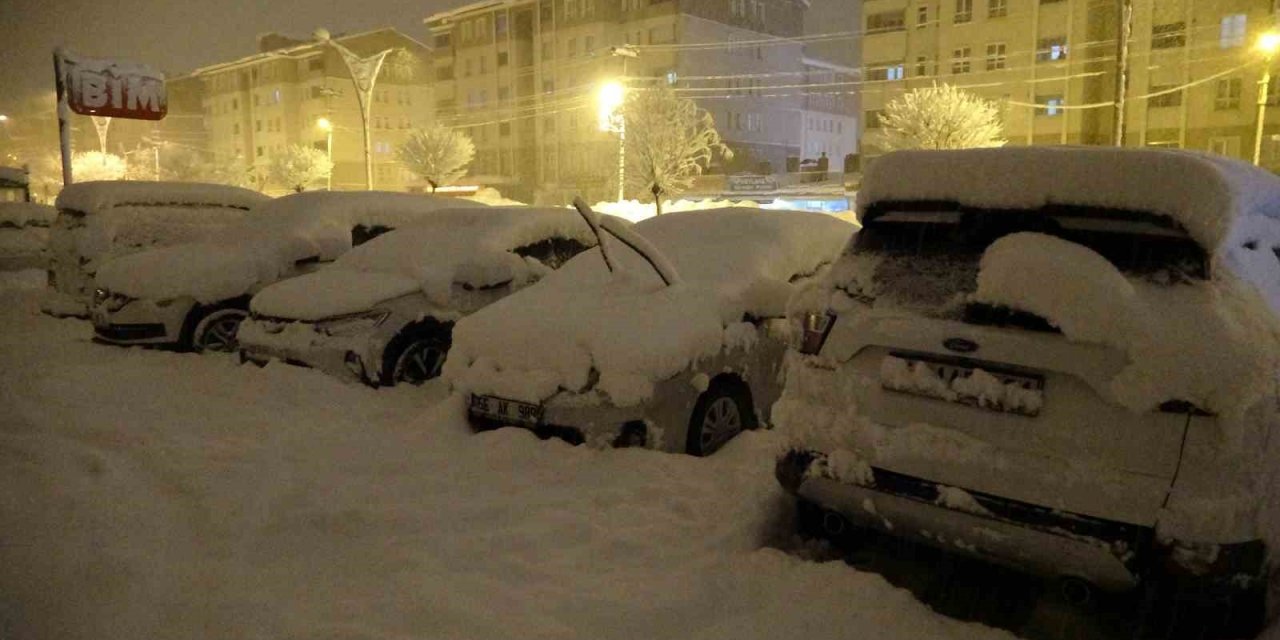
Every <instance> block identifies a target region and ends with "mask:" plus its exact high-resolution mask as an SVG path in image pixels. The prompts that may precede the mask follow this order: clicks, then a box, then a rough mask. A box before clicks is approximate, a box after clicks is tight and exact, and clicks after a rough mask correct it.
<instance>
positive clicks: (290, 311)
mask: <svg viewBox="0 0 1280 640" xmlns="http://www.w3.org/2000/svg"><path fill="white" fill-rule="evenodd" d="M551 238H564V239H569V240H576V241H578V242H580V243H582V244H583V245H586V246H593V245H595V243H596V239H595V236H594V235H593V234H592V233H591V229H590V227H588V226H587V223H586V222H585V221H583V220H582V218H581V217H579V215H578V212H576V211H574V210H572V209H564V208H559V207H486V206H477V207H472V208H462V209H457V208H449V209H441V210H439V211H437V212H435V213H434V214H433V215H430V216H426V217H424V218H422V219H420V220H417V221H415V222H412V223H410V224H408V225H405V226H402V227H400V228H398V229H396V230H394V231H391V232H388V233H385V234H383V235H380V236H378V237H377V238H374V239H373V240H370V241H369V242H366V243H365V244H362V245H360V246H358V247H355V248H354V249H352V250H351V251H349V252H347V253H346V254H344V255H343V256H342V257H340V258H338V260H337V261H335V262H334V263H333V264H332V265H329V266H328V267H325V268H323V269H321V270H319V271H317V272H315V273H311V274H308V275H305V276H302V277H299V278H294V279H291V280H286V281H283V282H279V283H276V284H274V285H272V286H270V287H267V288H266V289H263V290H262V291H261V292H259V293H258V295H256V296H254V298H253V302H252V308H253V310H254V311H255V312H258V313H261V314H265V315H268V316H277V317H286V318H298V319H305V320H314V319H318V318H322V317H327V316H328V315H330V314H333V313H335V310H338V309H341V310H344V311H347V312H355V311H360V310H363V309H366V308H368V306H369V305H370V304H371V302H370V300H369V295H368V294H367V293H364V292H361V291H358V290H355V287H356V285H353V284H352V283H355V282H359V281H363V282H365V283H366V284H367V285H370V286H373V284H374V283H380V284H378V286H379V287H380V290H381V291H383V292H385V295H382V297H381V298H380V300H378V301H381V299H386V298H387V297H393V296H398V295H405V294H407V293H410V292H411V291H412V290H413V285H414V284H415V283H416V286H417V288H418V289H419V290H421V291H422V292H423V293H424V294H425V295H426V296H427V297H428V299H429V300H430V301H431V302H433V303H435V304H437V305H439V306H441V307H448V306H449V305H450V301H451V296H452V285H453V284H454V283H455V282H463V281H465V282H466V283H467V284H474V285H477V286H487V285H491V284H497V283H499V282H503V281H507V280H510V281H511V282H512V283H513V286H523V285H524V284H525V283H527V282H529V281H531V280H534V279H536V277H537V276H540V275H542V274H541V272H542V271H545V270H546V268H547V267H545V266H543V265H541V263H531V262H530V261H529V260H526V259H525V258H522V257H520V256H518V255H516V254H514V253H512V250H513V249H516V248H519V247H522V246H525V245H531V244H535V243H538V242H541V241H544V240H548V239H551ZM353 273H363V274H365V275H367V277H366V278H364V279H363V280H361V279H360V278H358V277H354V276H353V275H352V274H353ZM388 283H395V286H390V285H389V284H388ZM384 285H386V286H384Z"/></svg>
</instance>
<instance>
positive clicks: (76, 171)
mask: <svg viewBox="0 0 1280 640" xmlns="http://www.w3.org/2000/svg"><path fill="white" fill-rule="evenodd" d="M127 170H128V166H127V165H126V164H125V161H124V158H121V157H120V156H118V155H115V154H114V153H103V152H101V151H81V152H79V153H75V154H73V155H72V156H71V179H72V180H73V181H75V182H89V181H91V180H123V179H124V174H125V171H127Z"/></svg>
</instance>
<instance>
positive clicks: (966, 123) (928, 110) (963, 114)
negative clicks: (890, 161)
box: [880, 84, 1005, 150]
mask: <svg viewBox="0 0 1280 640" xmlns="http://www.w3.org/2000/svg"><path fill="white" fill-rule="evenodd" d="M880 125H881V127H882V128H883V130H884V134H885V142H884V146H885V147H886V148H887V149H890V150H894V149H972V148H976V147H1000V146H1004V143H1005V140H1004V125H1003V124H1002V123H1001V122H1000V111H999V109H998V108H997V107H996V105H995V103H993V102H991V101H989V100H984V99H982V98H980V97H978V96H976V95H974V94H972V93H969V92H967V91H962V90H960V89H957V88H956V87H953V86H951V85H947V84H944V85H941V86H933V87H922V88H920V89H913V90H912V91H910V92H908V93H905V94H903V95H901V96H899V97H898V98H896V99H894V100H893V101H892V102H890V103H889V104H887V105H885V108H884V112H883V113H882V114H881V116H880Z"/></svg>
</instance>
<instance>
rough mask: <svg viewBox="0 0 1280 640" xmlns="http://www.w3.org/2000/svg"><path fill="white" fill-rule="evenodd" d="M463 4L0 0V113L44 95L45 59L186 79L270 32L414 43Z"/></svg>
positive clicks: (447, 0) (48, 69)
mask: <svg viewBox="0 0 1280 640" xmlns="http://www.w3.org/2000/svg"><path fill="white" fill-rule="evenodd" d="M466 2H467V0H358V1H352V0H347V1H346V2H339V1H337V0H265V1H264V0H259V1H257V2H199V1H197V0H97V1H93V0H0V113H3V110H4V109H6V108H10V109H12V108H13V107H14V106H15V102H16V99H17V98H18V97H19V96H20V95H21V94H27V93H29V92H33V91H52V89H53V67H52V65H53V63H52V51H53V48H54V47H55V46H58V45H63V46H66V47H67V48H69V49H71V50H72V51H75V52H77V53H81V54H83V55H88V56H95V57H114V58H124V59H128V60H132V61H135V62H143V63H147V64H149V65H151V66H152V67H155V68H158V69H160V70H162V71H165V72H166V73H177V72H185V71H190V70H192V69H194V68H196V67H200V66H203V65H207V64H211V63H215V62H224V61H227V60H232V59H235V58H239V57H243V56H247V55H250V54H252V53H254V52H255V51H256V47H257V40H256V38H257V35H258V34H260V33H266V32H270V31H279V32H282V33H285V34H290V35H296V36H305V35H307V34H310V33H311V32H312V31H313V30H314V29H315V28H316V27H318V26H324V27H326V28H328V29H329V30H330V31H332V32H334V33H339V32H352V31H362V30H365V29H371V28H374V27H383V26H393V27H396V28H398V29H400V30H401V31H404V32H405V33H406V34H408V35H410V36H412V37H415V38H418V39H423V38H424V37H425V29H424V28H423V25H422V19H423V18H425V17H427V16H428V15H430V14H432V13H434V12H436V11H440V10H442V9H449V8H452V7H456V6H460V5H462V4H466Z"/></svg>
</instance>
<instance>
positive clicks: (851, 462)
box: [773, 147, 1280, 628]
mask: <svg viewBox="0 0 1280 640" xmlns="http://www.w3.org/2000/svg"><path fill="white" fill-rule="evenodd" d="M858 211H859V214H860V220H861V221H862V225H863V226H862V230H861V232H860V233H859V234H858V236H857V237H856V238H855V239H854V240H853V241H852V242H851V243H850V244H849V246H848V247H847V249H846V250H845V252H844V253H843V255H842V256H841V258H840V259H839V261H837V262H836V264H835V265H833V266H832V268H831V270H830V271H829V272H828V273H827V274H826V275H824V276H823V277H822V278H821V279H820V280H819V281H817V282H816V283H815V284H814V285H813V286H812V287H811V288H808V289H806V290H805V291H803V292H802V293H800V294H798V295H797V296H796V298H794V299H793V301H792V303H791V307H790V317H791V320H792V322H793V326H794V327H796V329H797V331H798V335H799V336H800V340H799V341H798V345H797V346H798V351H799V354H797V355H796V356H795V358H794V360H793V362H792V365H793V366H792V367H791V368H790V370H789V372H788V379H787V384H786V390H785V392H784V394H783V397H782V399H781V400H780V401H779V402H778V404H777V405H776V406H775V408H774V412H773V416H774V418H775V420H776V421H777V423H778V425H779V428H780V430H782V431H783V432H784V433H786V434H788V435H789V437H790V438H791V441H792V442H793V449H792V450H791V451H790V452H789V453H788V454H787V455H785V456H783V457H782V458H781V459H780V460H779V463H778V467H777V474H778V478H779V480H780V481H781V482H782V484H783V485H784V486H785V487H787V488H788V489H789V490H791V491H792V492H794V494H795V495H796V496H797V497H798V503H799V505H800V508H799V513H800V521H801V523H802V525H803V526H804V527H806V528H808V529H810V530H811V531H812V532H814V533H819V534H825V535H829V536H836V537H844V536H847V535H849V533H850V532H854V531H858V530H862V529H867V528H870V529H877V530H880V531H883V532H887V533H889V534H891V535H895V536H904V537H908V538H914V539H916V540H917V541H919V542H923V543H926V544H932V545H937V546H940V547H944V548H946V549H949V550H952V551H954V552H959V553H966V554H972V555H975V556H978V557H981V558H985V559H988V560H990V561H994V562H996V563H1001V564H1006V565H1012V566H1014V567H1017V568H1021V569H1024V570H1028V571H1031V572H1033V573H1038V574H1042V575H1046V576H1048V577H1051V578H1057V579H1062V580H1063V582H1062V583H1061V584H1063V585H1064V587H1065V588H1067V591H1068V592H1069V593H1071V594H1075V595H1076V596H1081V595H1083V594H1087V593H1088V592H1089V591H1090V590H1091V589H1102V590H1105V591H1117V592H1125V591H1130V590H1132V589H1134V588H1136V587H1139V586H1143V587H1144V588H1145V587H1148V586H1149V587H1151V590H1150V591H1143V592H1139V593H1146V594H1147V595H1153V596H1156V597H1164V596H1166V595H1168V593H1169V592H1168V591H1167V590H1166V587H1167V586H1168V585H1171V584H1175V583H1176V584H1177V585H1178V587H1179V588H1180V589H1182V595H1183V596H1188V595H1189V594H1191V593H1198V594H1200V595H1203V596H1205V597H1206V598H1209V599H1207V600H1205V599H1202V600H1200V601H1201V602H1213V603H1219V604H1218V605H1215V606H1220V609H1218V610H1217V611H1218V612H1219V613H1223V614H1226V615H1230V616H1231V620H1230V621H1229V622H1230V624H1234V625H1243V626H1246V627H1249V626H1253V627H1255V628H1256V624H1257V623H1258V621H1259V620H1260V616H1259V615H1258V614H1259V613H1260V612H1261V611H1262V606H1261V605H1262V603H1263V599H1264V595H1265V594H1266V591H1267V587H1268V585H1269V584H1271V585H1272V586H1274V583H1273V582H1272V581H1273V580H1274V578H1275V575H1276V574H1275V572H1274V569H1273V566H1274V565H1273V563H1272V561H1270V560H1268V558H1269V557H1270V556H1271V555H1272V554H1274V550H1275V544H1276V542H1277V541H1278V540H1280V536H1278V533H1280V531H1278V529H1280V527H1278V526H1277V525H1280V518H1277V511H1280V509H1277V499H1278V498H1280V493H1277V492H1276V491H1275V489H1276V487H1275V486H1274V485H1275V482H1274V481H1275V479H1276V476H1277V474H1276V473H1275V469H1276V460H1277V459H1278V458H1277V457H1276V453H1277V443H1278V442H1280V432H1275V431H1276V427H1277V423H1278V420H1277V418H1278V417H1280V414H1278V413H1277V402H1278V401H1280V396H1277V373H1278V372H1280V368H1278V366H1277V365H1278V363H1280V358H1278V354H1280V349H1278V348H1277V345H1278V344H1280V342H1278V336H1280V323H1278V322H1277V312H1280V179H1277V178H1276V177H1275V176H1273V175H1271V174H1269V173H1266V172H1263V171H1259V170H1257V169H1256V168H1254V167H1251V166H1249V165H1245V164H1243V163H1239V162H1237V161H1234V160H1229V159H1225V158H1221V157H1217V156H1208V155H1201V154H1196V153H1192V152H1183V151H1165V150H1134V149H1103V148H1083V147H1081V148H1072V147H1065V148H1006V149H994V150H968V151H947V152H943V151H932V152H923V151H921V152H899V153H895V154H890V155H886V156H883V157H882V158H880V159H878V161H877V162H876V163H875V164H873V165H871V167H869V169H868V171H867V173H866V176H865V180H864V182H863V185H862V191H861V192H860V193H859V194H858ZM1228 604H1229V605H1230V606H1226V605H1228Z"/></svg>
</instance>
